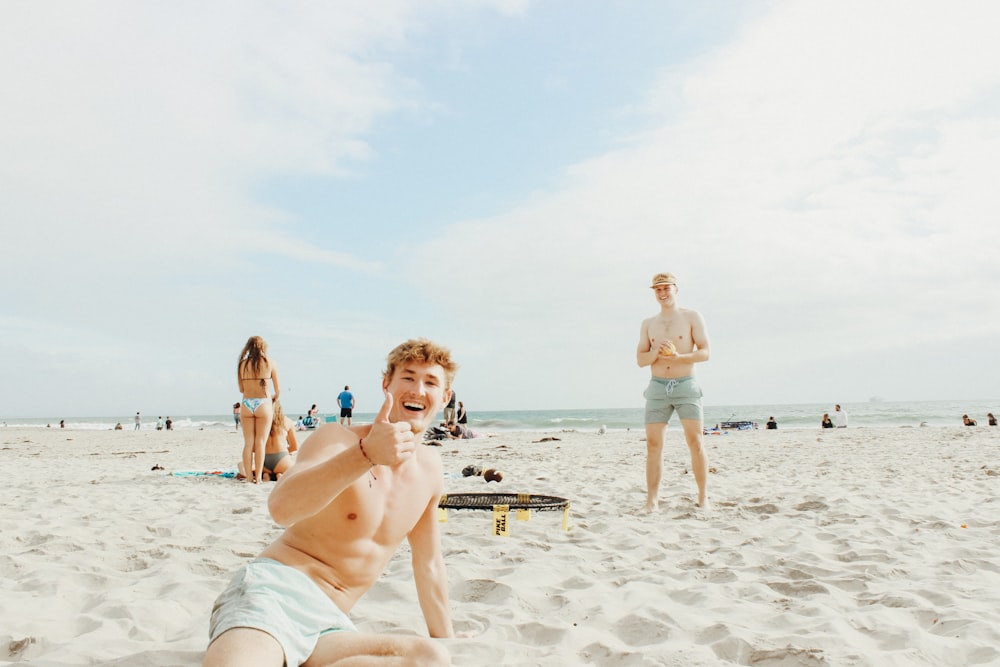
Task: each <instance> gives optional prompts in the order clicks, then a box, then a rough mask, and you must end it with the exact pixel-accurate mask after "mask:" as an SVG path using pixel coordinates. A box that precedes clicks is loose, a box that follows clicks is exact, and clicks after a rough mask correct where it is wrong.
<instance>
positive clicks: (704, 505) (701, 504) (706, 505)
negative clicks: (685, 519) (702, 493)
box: [695, 498, 712, 512]
mask: <svg viewBox="0 0 1000 667" xmlns="http://www.w3.org/2000/svg"><path fill="white" fill-rule="evenodd" d="M695 507H697V508H698V509H700V510H701V511H702V512H707V511H708V510H710V509H712V503H710V502H708V498H702V499H701V500H699V501H698V503H697V504H696V505H695Z"/></svg>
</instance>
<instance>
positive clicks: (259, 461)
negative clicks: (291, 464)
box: [236, 336, 281, 484]
mask: <svg viewBox="0 0 1000 667" xmlns="http://www.w3.org/2000/svg"><path fill="white" fill-rule="evenodd" d="M236 379H237V381H238V382H239V385H240V392H241V393H242V394H243V400H242V405H241V406H240V422H241V425H242V426H243V469H244V470H246V471H249V472H251V473H252V474H248V475H247V477H248V478H249V479H250V481H252V482H253V483H254V484H260V481H261V478H262V477H263V475H264V445H265V443H266V442H267V437H268V434H269V433H270V432H271V421H272V420H273V418H274V407H273V405H272V401H276V400H278V395H279V394H280V393H281V386H280V385H279V384H278V369H277V367H276V366H275V365H274V362H273V361H271V360H270V359H269V358H268V356H267V343H265V342H264V339H263V338H261V337H260V336H251V337H250V338H249V339H248V340H247V344H246V345H244V346H243V351H242V352H240V360H239V362H237V364H236ZM268 380H270V381H271V384H272V385H274V396H273V397H269V396H268V395H267V381H268Z"/></svg>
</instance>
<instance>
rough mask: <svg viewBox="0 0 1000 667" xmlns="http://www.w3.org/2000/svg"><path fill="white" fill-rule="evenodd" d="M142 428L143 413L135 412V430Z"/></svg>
mask: <svg viewBox="0 0 1000 667" xmlns="http://www.w3.org/2000/svg"><path fill="white" fill-rule="evenodd" d="M141 428H142V415H140V414H139V413H138V412H137V413H135V430H136V431H138V430H139V429H141Z"/></svg>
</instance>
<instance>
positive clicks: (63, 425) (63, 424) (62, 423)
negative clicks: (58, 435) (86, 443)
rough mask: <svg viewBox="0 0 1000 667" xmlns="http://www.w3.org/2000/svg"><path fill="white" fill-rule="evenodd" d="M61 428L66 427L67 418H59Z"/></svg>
mask: <svg viewBox="0 0 1000 667" xmlns="http://www.w3.org/2000/svg"><path fill="white" fill-rule="evenodd" d="M59 428H66V420H65V419H60V420H59Z"/></svg>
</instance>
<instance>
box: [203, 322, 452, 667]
mask: <svg viewBox="0 0 1000 667" xmlns="http://www.w3.org/2000/svg"><path fill="white" fill-rule="evenodd" d="M455 370H456V365H455V363H454V362H453V361H452V360H451V353H450V352H449V351H448V350H447V349H445V348H443V347H440V346H438V345H437V344H435V343H432V342H431V341H428V340H424V339H417V340H409V341H406V342H405V343H403V344H401V345H399V346H397V347H396V348H395V349H394V350H392V352H390V353H389V356H388V359H387V368H386V370H385V371H384V373H383V376H382V389H383V391H384V392H385V402H384V403H383V404H382V407H381V409H379V411H378V414H377V415H376V417H375V420H374V422H373V423H372V424H370V425H365V426H359V427H358V428H357V429H354V428H345V427H344V426H341V425H339V424H327V425H326V426H324V427H323V428H321V429H319V430H318V431H316V432H315V433H314V434H313V435H312V437H310V438H309V439H307V440H306V441H305V442H304V443H302V447H301V448H300V449H299V453H298V457H297V460H296V462H295V465H293V466H292V468H291V469H290V470H289V471H288V472H286V473H285V474H284V475H282V477H281V479H280V480H278V483H277V484H276V485H275V487H274V489H273V490H272V491H271V494H270V496H269V497H268V510H269V511H270V514H271V517H272V519H273V520H274V521H275V522H276V523H277V524H278V525H280V526H284V527H285V531H284V532H283V533H282V534H281V535H280V536H279V537H278V538H277V539H276V540H275V541H274V542H273V543H272V544H271V545H270V546H268V547H266V548H265V549H264V550H263V551H262V552H261V554H260V556H259V557H258V558H257V559H255V560H253V561H251V562H249V563H248V564H246V565H245V566H244V567H242V568H241V569H240V570H239V571H238V572H237V573H236V574H235V575H234V576H233V578H232V580H231V582H230V584H229V586H228V588H227V589H226V590H225V591H223V592H222V594H221V595H219V597H218V599H217V600H216V602H215V607H214V609H213V611H212V620H211V626H210V630H209V635H210V637H211V639H210V643H209V646H208V651H207V652H206V654H205V658H204V663H203V665H204V666H205V667H225V666H233V667H235V666H241V667H242V666H244V665H249V664H254V665H274V667H279V666H280V665H282V664H283V663H284V664H286V665H289V666H290V667H291V666H293V665H302V664H303V663H305V662H306V661H307V660H308V663H309V664H311V665H313V664H315V665H333V664H341V662H340V661H343V664H345V665H346V664H348V662H350V663H351V664H382V661H384V662H385V663H386V664H389V663H390V662H391V663H392V664H402V663H404V661H405V664H420V665H448V664H450V662H451V660H450V656H449V654H448V651H447V649H446V648H445V647H444V646H442V645H441V644H440V643H437V642H434V641H432V640H431V639H428V638H426V637H420V636H412V635H406V634H401V635H389V634H375V633H360V632H358V631H357V630H356V628H355V627H354V624H353V623H352V622H351V620H350V618H349V617H348V615H347V614H348V613H349V612H350V611H351V609H352V608H353V607H354V605H355V604H356V603H357V602H358V600H360V599H361V597H362V596H363V595H364V594H365V592H366V591H368V590H369V589H370V588H371V587H372V586H373V585H374V584H375V582H376V580H377V579H378V578H379V576H380V575H381V574H382V572H383V571H384V570H385V568H386V566H387V565H388V563H389V561H390V560H391V559H392V557H393V555H394V553H395V552H396V550H397V547H398V546H399V545H400V543H401V542H402V541H403V540H404V539H406V540H408V542H409V546H410V549H409V551H410V555H409V560H410V562H411V563H412V567H413V577H414V581H415V584H416V592H417V599H418V601H419V604H420V609H421V611H422V612H423V615H424V619H425V621H426V624H427V631H428V633H429V634H430V636H431V637H453V636H454V630H453V628H452V622H451V614H450V611H449V608H448V579H447V573H446V571H445V561H444V555H443V553H442V550H441V534H440V528H439V524H438V502H439V501H440V498H441V494H442V493H443V491H444V470H443V466H442V463H441V457H440V455H439V454H438V452H437V450H436V449H435V448H432V447H424V446H421V440H422V438H423V433H424V431H425V430H426V429H427V427H428V426H429V425H430V423H431V421H432V420H433V419H434V418H435V417H436V416H437V414H438V412H439V411H440V410H441V407H442V406H443V405H444V403H445V402H446V401H447V399H448V396H449V394H450V387H451V383H452V379H453V378H454V375H455ZM366 658H367V660H366Z"/></svg>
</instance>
